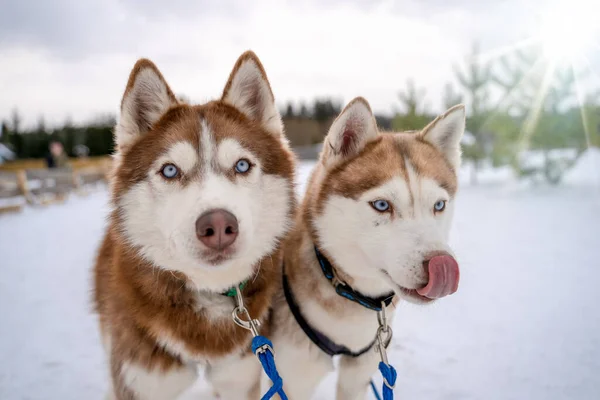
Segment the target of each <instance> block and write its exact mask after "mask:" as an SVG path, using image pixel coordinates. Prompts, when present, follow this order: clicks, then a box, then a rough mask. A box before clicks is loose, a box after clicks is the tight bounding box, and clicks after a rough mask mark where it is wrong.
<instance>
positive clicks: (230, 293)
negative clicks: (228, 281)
mask: <svg viewBox="0 0 600 400" xmlns="http://www.w3.org/2000/svg"><path fill="white" fill-rule="evenodd" d="M247 283H248V280H247V279H246V280H245V281H242V282H241V283H240V284H239V287H240V290H244V287H245V286H246V284H247ZM237 288H238V287H237V286H232V287H231V288H229V290H227V291H226V292H223V295H224V296H227V297H235V295H236V293H237Z"/></svg>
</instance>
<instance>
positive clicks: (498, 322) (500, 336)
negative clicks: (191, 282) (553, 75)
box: [0, 165, 600, 400]
mask: <svg viewBox="0 0 600 400" xmlns="http://www.w3.org/2000/svg"><path fill="white" fill-rule="evenodd" d="M308 167H309V166H307V165H305V166H304V167H303V170H302V171H303V172H302V175H303V176H305V175H306V172H307V170H308ZM490 182H493V179H492V180H491V181H490ZM300 188H301V187H300ZM106 201H107V195H106V193H105V192H103V191H100V192H96V193H94V194H92V195H90V196H88V197H84V198H78V197H72V198H71V199H70V200H69V201H68V202H67V203H66V204H64V205H54V206H50V207H47V208H27V209H25V210H24V211H23V212H22V213H19V214H11V215H2V216H0V271H1V273H2V275H1V276H2V278H1V280H0V315H1V316H2V319H1V321H2V322H1V323H0V357H1V358H0V399H3V400H13V399H31V400H33V399H60V400H70V399H73V400H76V399H77V400H80V399H90V400H94V399H98V400H100V399H102V398H103V395H104V390H105V387H106V368H105V364H104V363H105V360H104V355H103V353H102V351H101V347H100V341H99V338H98V332H97V326H96V319H95V316H94V315H92V314H91V313H90V309H91V306H90V285H91V274H90V271H91V266H92V262H93V259H94V254H95V250H96V246H97V245H98V242H99V240H100V237H101V234H102V232H103V228H104V217H105V214H106V210H107V207H106ZM599 210H600V191H598V189H597V188H593V187H588V188H585V187H568V186H566V187H561V188H553V189H552V188H536V189H528V188H523V187H522V186H518V185H516V186H515V185H500V184H492V183H490V184H487V185H485V184H484V185H481V186H479V187H476V188H475V187H468V186H465V187H462V189H461V191H460V192H459V197H458V199H457V211H456V216H455V224H454V230H453V238H452V239H453V240H452V244H453V246H454V248H455V250H456V253H457V255H458V258H459V262H460V264H461V274H462V277H461V278H462V279H461V284H460V288H459V291H458V292H457V293H456V294H455V295H453V296H451V297H449V298H446V299H442V300H441V301H439V302H437V303H436V304H434V305H432V306H428V307H419V306H414V305H410V304H404V303H401V304H400V306H399V309H398V311H397V312H398V317H397V319H396V323H395V327H394V331H395V337H394V342H393V345H392V349H391V354H390V358H391V361H392V362H393V364H394V365H395V366H396V368H397V370H398V374H399V379H398V383H397V389H396V398H397V399H428V400H442V399H447V400H450V399H490V400H494V399H535V400H537V399H548V400H551V399H590V400H592V399H599V398H600V312H599V311H598V307H599V305H600V290H599V289H598V286H599V285H600V257H599V253H598V252H599V249H600V212H599ZM284 378H285V377H284ZM333 378H334V377H333V376H329V377H327V378H326V380H325V381H324V382H323V384H322V385H321V386H320V387H319V391H318V394H317V396H316V397H315V398H316V399H320V400H321V399H322V400H325V399H328V400H329V399H332V398H333V397H332V393H333V386H334V383H333ZM196 393H197V396H196V398H209V397H207V396H206V395H204V393H206V390H205V389H204V388H203V384H202V383H199V385H198V387H197V390H196ZM190 398H193V397H190Z"/></svg>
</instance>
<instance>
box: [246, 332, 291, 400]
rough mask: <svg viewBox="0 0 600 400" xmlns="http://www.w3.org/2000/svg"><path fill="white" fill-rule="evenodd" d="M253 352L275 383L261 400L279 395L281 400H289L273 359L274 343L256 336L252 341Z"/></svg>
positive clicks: (267, 399)
mask: <svg viewBox="0 0 600 400" xmlns="http://www.w3.org/2000/svg"><path fill="white" fill-rule="evenodd" d="M252 352H253V353H254V354H256V356H257V357H258V360H259V361H260V363H261V364H262V367H263V369H264V370H265V373H266V374H267V376H268V377H269V379H271V381H272V382H273V386H271V388H270V389H269V390H268V391H267V393H265V395H264V396H263V397H262V398H261V400H269V399H270V398H272V397H273V396H275V394H276V393H277V394H279V397H281V400H287V396H286V395H285V392H284V391H283V379H281V376H279V372H277V367H276V366H275V358H274V357H273V343H271V341H270V340H269V339H267V338H266V337H264V336H260V335H259V336H255V337H254V338H253V339H252Z"/></svg>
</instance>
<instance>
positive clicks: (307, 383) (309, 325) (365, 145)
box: [273, 98, 465, 400]
mask: <svg viewBox="0 0 600 400" xmlns="http://www.w3.org/2000/svg"><path fill="white" fill-rule="evenodd" d="M464 129H465V109H464V106H462V105H459V106H455V107H453V108H451V109H450V110H448V111H447V112H446V113H445V114H443V115H441V116H439V117H438V118H436V119H435V120H434V121H433V122H431V123H430V124H429V125H427V126H426V127H425V128H424V129H423V130H421V131H418V132H401V133H393V132H392V133H387V132H379V131H378V129H377V124H376V122H375V118H374V116H373V113H372V112H371V108H370V106H369V104H368V103H367V101H366V100H365V99H363V98H356V99H354V100H353V101H351V102H350V103H349V104H348V105H347V106H346V108H345V109H344V110H343V111H342V112H341V114H340V115H339V116H338V118H337V119H336V120H335V121H334V122H333V124H332V126H331V128H330V130H329V133H328V134H327V137H326V138H325V142H324V145H323V151H322V154H321V156H320V160H319V162H318V164H317V166H316V168H315V170H314V171H313V173H312V176H311V178H310V180H309V183H308V188H307V192H306V195H305V198H304V201H303V203H302V207H301V209H300V210H299V212H298V214H297V216H296V220H295V227H294V229H293V231H292V232H291V234H290V235H289V237H288V239H287V240H286V242H285V243H284V266H283V277H282V278H283V279H282V283H283V285H282V290H281V291H280V293H279V295H278V298H277V300H276V305H275V307H274V309H275V313H274V317H273V327H274V329H275V332H274V337H273V339H274V340H273V342H274V345H275V348H276V349H277V365H278V368H279V372H280V374H281V376H282V377H284V385H285V390H286V393H287V394H288V396H289V398H290V399H292V400H300V399H309V398H310V397H311V396H312V394H313V392H314V389H315V387H316V386H317V384H318V383H319V381H320V380H321V379H322V378H323V377H324V376H325V375H326V374H327V373H328V372H329V371H330V370H331V369H332V368H333V363H332V357H333V356H336V355H340V356H341V358H340V362H339V378H338V384H337V399H364V398H365V393H366V390H367V388H368V385H369V381H370V379H371V376H372V375H373V374H374V372H375V371H376V369H377V364H378V362H379V361H380V359H379V354H378V353H377V352H375V351H373V346H374V344H375V337H376V332H377V329H378V327H379V324H378V319H377V313H376V311H377V310H380V309H381V307H385V308H386V309H387V315H388V323H391V319H392V318H393V312H392V311H393V308H394V306H395V305H396V304H397V302H398V300H399V299H405V300H407V301H410V302H413V303H431V302H433V301H434V300H436V299H439V298H441V297H444V296H447V295H450V294H452V293H454V292H456V290H457V288H458V281H459V268H458V263H457V262H456V260H455V258H454V256H453V255H452V254H453V253H452V250H451V249H450V247H449V246H448V236H449V232H450V226H451V222H452V213H453V210H454V202H455V197H456V192H457V171H458V167H459V164H460V155H461V152H460V138H461V136H462V134H463V132H464Z"/></svg>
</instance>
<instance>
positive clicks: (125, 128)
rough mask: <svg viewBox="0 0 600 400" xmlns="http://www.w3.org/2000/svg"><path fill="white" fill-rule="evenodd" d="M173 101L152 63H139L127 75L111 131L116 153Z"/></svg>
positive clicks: (141, 60) (150, 123)
mask: <svg viewBox="0 0 600 400" xmlns="http://www.w3.org/2000/svg"><path fill="white" fill-rule="evenodd" d="M176 104H177V98H176V97H175V95H174V94H173V92H172V91H171V89H170V88H169V85H167V82H166V81H165V79H164V78H163V76H162V74H161V73H160V71H159V70H158V68H156V66H155V65H154V63H153V62H152V61H150V60H147V59H140V60H138V61H137V62H136V63H135V66H134V67H133V69H132V70H131V74H130V75H129V81H128V82H127V87H126V88H125V93H124V94H123V100H121V115H120V117H119V122H118V124H117V127H116V128H115V141H116V145H117V151H118V152H123V151H125V150H127V149H128V148H129V147H130V146H131V145H132V144H133V143H134V142H135V141H136V140H137V139H138V138H139V137H140V136H142V135H143V134H144V133H146V132H148V131H149V130H150V129H151V128H152V125H154V123H156V122H157V121H158V120H159V119H160V117H161V116H162V115H163V114H164V113H165V112H166V111H167V110H168V109H169V108H170V107H172V106H174V105H176Z"/></svg>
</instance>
